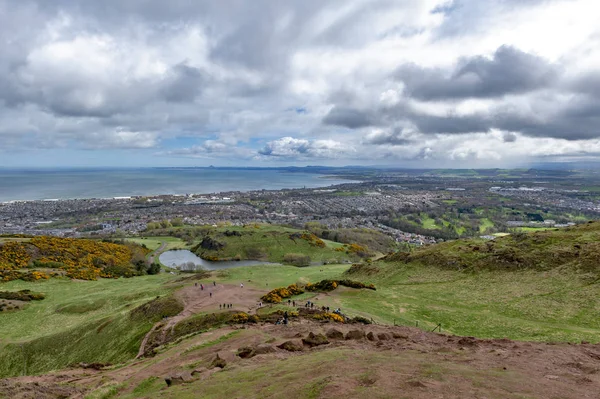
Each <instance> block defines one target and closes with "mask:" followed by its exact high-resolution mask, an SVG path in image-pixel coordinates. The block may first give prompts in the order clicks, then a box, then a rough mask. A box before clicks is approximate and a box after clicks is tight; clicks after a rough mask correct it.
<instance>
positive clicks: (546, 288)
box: [338, 263, 600, 342]
mask: <svg viewBox="0 0 600 399" xmlns="http://www.w3.org/2000/svg"><path fill="white" fill-rule="evenodd" d="M385 268H386V269H384V271H382V274H383V275H382V276H377V277H376V278H373V279H372V281H374V282H375V284H376V285H377V291H371V290H344V291H343V292H341V293H340V294H339V299H338V303H340V304H341V306H342V308H343V309H345V311H346V312H347V313H348V314H350V315H351V316H352V315H356V314H369V315H372V316H373V317H374V318H375V320H376V321H378V322H384V323H390V324H391V323H394V322H395V323H397V324H402V325H412V326H414V325H416V323H417V322H418V323H419V326H420V327H422V328H428V329H433V327H435V326H436V325H437V324H438V323H441V324H442V329H443V330H444V331H447V332H448V331H449V332H452V333H454V334H458V335H470V336H477V337H483V338H504V337H508V338H511V339H517V340H532V341H572V342H576V341H581V340H588V341H591V342H600V319H599V316H600V313H599V311H598V309H600V285H598V284H592V285H589V284H586V283H584V282H582V281H580V280H579V279H577V277H576V276H575V275H574V274H561V273H548V274H541V273H540V272H537V271H523V272H503V271H499V272H493V271H482V272H479V273H465V272H458V271H451V270H440V269H439V268H436V267H433V266H430V267H425V266H413V265H400V264H396V263H393V264H390V265H386V266H385ZM392 269H393V271H392Z"/></svg>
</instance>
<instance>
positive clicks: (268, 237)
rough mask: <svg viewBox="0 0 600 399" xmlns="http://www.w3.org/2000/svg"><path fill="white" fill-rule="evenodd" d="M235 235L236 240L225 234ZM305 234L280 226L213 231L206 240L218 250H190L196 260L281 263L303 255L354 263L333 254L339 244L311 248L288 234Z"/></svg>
mask: <svg viewBox="0 0 600 399" xmlns="http://www.w3.org/2000/svg"><path fill="white" fill-rule="evenodd" d="M227 232H229V233H233V232H235V233H239V234H240V236H236V235H230V236H227V235H226V233H227ZM302 233H305V232H304V231H302V230H297V229H291V228H287V227H282V226H272V225H255V226H246V227H240V226H229V227H221V228H217V229H214V230H213V231H211V232H210V233H209V236H210V237H212V238H214V239H215V240H217V241H218V242H219V243H222V244H223V245H224V247H223V248H222V249H220V250H213V249H205V248H202V247H200V246H196V247H194V252H195V253H196V254H197V255H199V256H204V257H211V256H214V257H218V258H219V259H231V258H239V259H261V260H268V261H269V262H282V261H283V259H284V256H285V255H286V254H303V255H308V256H310V259H311V261H312V262H317V263H322V262H327V263H342V262H345V261H350V260H356V259H357V258H356V257H353V256H351V255H348V254H346V253H345V252H340V251H335V249H336V248H340V247H342V246H343V244H340V243H337V242H333V241H329V240H322V241H324V243H325V247H324V248H320V247H316V246H313V245H311V244H310V243H309V242H308V241H307V240H304V239H302V238H295V239H291V238H290V235H291V234H302Z"/></svg>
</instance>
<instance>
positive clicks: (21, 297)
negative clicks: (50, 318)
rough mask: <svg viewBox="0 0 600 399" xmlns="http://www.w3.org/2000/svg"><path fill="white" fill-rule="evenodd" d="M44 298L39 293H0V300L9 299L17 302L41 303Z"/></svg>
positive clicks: (26, 291)
mask: <svg viewBox="0 0 600 399" xmlns="http://www.w3.org/2000/svg"><path fill="white" fill-rule="evenodd" d="M45 297H46V296H45V295H44V294H42V293H41V292H32V291H30V290H21V291H16V292H15V291H0V299H9V300H11V299H12V300H17V301H25V302H29V301H41V300H42V299H44V298H45Z"/></svg>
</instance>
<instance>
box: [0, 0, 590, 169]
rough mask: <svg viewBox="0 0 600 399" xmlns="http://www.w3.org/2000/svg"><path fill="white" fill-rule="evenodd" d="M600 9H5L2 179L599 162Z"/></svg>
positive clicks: (343, 5) (253, 5) (157, 1)
mask: <svg viewBox="0 0 600 399" xmlns="http://www.w3.org/2000/svg"><path fill="white" fill-rule="evenodd" d="M598 21H600V3H599V2H598V1H597V0H486V1H481V0H396V1H391V0H364V1H363V0H352V1H350V0H343V1H338V0H327V1H323V0H303V1H278V0H270V1H268V0H252V1H246V0H220V1H200V0H198V1H196V0H170V1H164V0H102V1H97V0H79V1H76V0H52V1H47V0H19V1H15V0H0V167H11V166H16V167H57V166H58V167H68V166H77V167H81V166H90V167H93V166H124V167H126V166H208V165H215V166H219V165H222V166H284V165H299V166H301V165H334V166H342V165H386V166H397V167H419V168H425V167H451V168H452V167H456V168H464V167H468V168H471V167H522V166H524V165H527V164H531V163H536V162H537V163H539V162H566V161H569V162H573V161H587V162H590V161H592V162H593V161H597V160H600V23H598Z"/></svg>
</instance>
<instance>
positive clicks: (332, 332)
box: [325, 328, 344, 339]
mask: <svg viewBox="0 0 600 399" xmlns="http://www.w3.org/2000/svg"><path fill="white" fill-rule="evenodd" d="M325 336H327V338H329V339H344V333H343V332H341V331H340V330H337V329H335V328H330V329H329V330H327V332H326V333H325Z"/></svg>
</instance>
